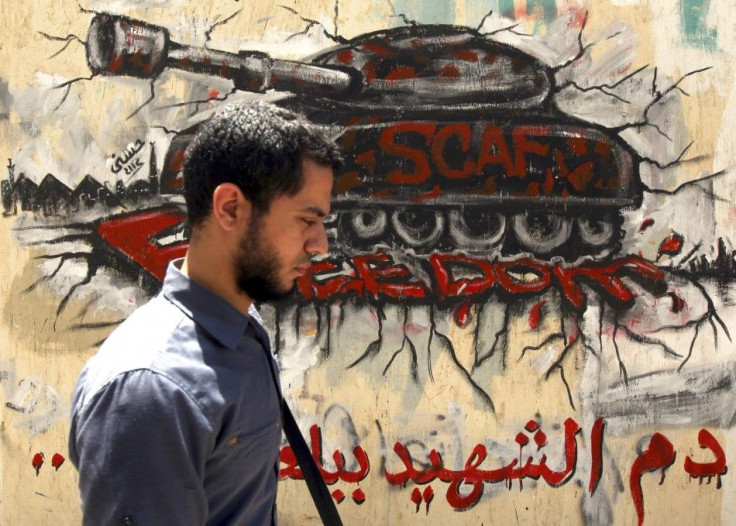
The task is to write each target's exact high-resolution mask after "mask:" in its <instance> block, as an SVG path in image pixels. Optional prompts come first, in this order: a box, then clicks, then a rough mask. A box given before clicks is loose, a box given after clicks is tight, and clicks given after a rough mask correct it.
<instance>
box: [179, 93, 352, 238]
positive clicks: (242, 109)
mask: <svg viewBox="0 0 736 526" xmlns="http://www.w3.org/2000/svg"><path fill="white" fill-rule="evenodd" d="M305 158H308V159H311V160H313V161H315V162H317V163H318V164H322V165H325V166H330V167H332V169H333V170H336V169H338V168H339V167H340V166H341V165H342V156H341V154H340V151H339V149H338V147H337V145H336V144H335V142H334V141H332V140H331V139H329V138H328V137H327V136H326V135H325V134H324V133H322V131H320V130H319V129H318V128H317V127H316V126H315V125H314V124H312V123H310V122H309V121H307V120H306V119H304V118H303V117H301V116H299V115H297V114H296V113H294V112H292V111H290V110H287V109H284V108H280V107H278V106H274V105H273V104H268V103H264V102H256V103H240V104H230V105H228V106H226V107H224V108H223V109H221V110H220V111H218V112H217V113H216V114H215V115H214V116H213V117H212V118H211V119H210V120H209V121H207V122H206V123H205V124H204V125H202V126H201V127H200V128H199V130H198V131H197V133H196V135H195V136H194V138H193V139H192V142H191V143H190V144H189V146H188V147H187V150H186V153H185V156H184V198H185V200H186V204H187V219H188V221H189V226H190V227H194V226H197V225H199V224H201V223H202V221H204V219H205V218H206V217H207V216H208V215H209V214H210V212H211V211H212V195H213V193H214V191H215V188H217V187H218V186H219V185H220V184H222V183H233V184H235V185H237V186H238V188H240V190H241V191H242V192H243V195H244V196H245V198H246V199H248V200H249V201H250V202H251V204H252V205H253V207H254V208H255V209H256V211H258V212H260V213H263V212H266V211H268V208H269V207H270V205H271V202H272V201H273V199H274V198H275V197H278V196H280V195H295V194H297V193H298V192H299V191H300V190H301V189H302V187H303V186H304V177H303V176H302V161H303V160H304V159H305Z"/></svg>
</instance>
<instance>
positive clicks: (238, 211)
mask: <svg viewBox="0 0 736 526" xmlns="http://www.w3.org/2000/svg"><path fill="white" fill-rule="evenodd" d="M252 208H253V207H252V205H251V203H250V201H248V200H247V199H246V198H245V196H244V195H243V192H241V191H240V188H238V187H237V186H236V185H234V184H233V183H222V184H221V185H219V186H218V187H217V188H215V191H214V193H213V194H212V216H213V218H214V219H215V221H217V223H218V224H219V225H220V228H222V229H223V230H224V231H227V232H230V231H233V230H236V229H238V228H242V227H243V225H247V224H248V221H250V217H251V214H252Z"/></svg>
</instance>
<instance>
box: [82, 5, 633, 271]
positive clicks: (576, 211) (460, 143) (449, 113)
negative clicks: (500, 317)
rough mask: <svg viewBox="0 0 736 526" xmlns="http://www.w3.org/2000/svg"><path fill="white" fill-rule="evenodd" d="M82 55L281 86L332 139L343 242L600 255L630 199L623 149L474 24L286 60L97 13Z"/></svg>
mask: <svg viewBox="0 0 736 526" xmlns="http://www.w3.org/2000/svg"><path fill="white" fill-rule="evenodd" d="M87 59H88V63H89V66H90V68H91V70H92V71H93V73H95V74H100V75H128V76H134V77H140V78H155V77H156V76H158V75H159V74H160V73H161V72H162V71H163V70H164V69H165V68H175V69H180V70H186V71H193V72H196V73H200V74H204V75H211V76H218V77H224V78H228V79H231V80H232V81H233V83H234V86H235V88H236V89H239V90H246V91H252V92H266V91H269V90H277V91H281V92H284V93H288V94H289V96H287V97H285V98H283V99H282V100H280V101H278V104H281V105H284V106H286V107H289V108H291V109H294V110H296V111H299V112H301V113H303V114H304V115H306V116H307V117H308V118H309V119H310V120H312V121H313V122H316V123H318V124H320V125H322V126H324V127H325V129H326V131H327V132H328V134H329V135H331V136H332V137H334V138H335V139H336V140H337V141H338V143H339V144H340V147H341V149H342V151H343V152H344V155H345V159H346V164H345V166H344V167H343V169H342V170H341V171H340V172H339V173H338V174H337V176H336V181H335V187H334V196H333V209H334V211H335V214H334V218H333V220H332V224H331V225H330V227H331V229H332V232H333V234H334V242H335V243H336V244H337V246H338V247H339V248H340V249H342V250H344V251H348V252H350V251H357V252H360V251H367V250H374V249H375V248H376V247H377V246H388V247H405V248H407V249H411V250H413V251H414V252H415V253H417V254H422V253H429V252H431V251H435V250H443V251H458V252H465V253H491V254H503V255H514V254H522V253H524V254H532V255H534V256H536V257H540V258H551V257H554V256H561V257H564V258H566V259H576V258H579V257H581V256H590V257H595V258H604V257H607V256H608V255H611V254H613V253H615V252H616V250H617V249H618V247H619V240H620V238H621V234H622V232H621V224H622V219H621V210H622V209H625V208H634V207H638V206H639V205H640V204H641V198H642V188H641V185H640V180H639V174H638V164H639V163H638V159H637V156H636V154H635V152H634V151H633V150H632V149H631V148H630V147H629V146H628V145H627V144H626V143H625V142H623V141H622V140H621V139H620V138H619V137H618V136H616V135H615V134H612V133H609V132H608V131H607V130H606V129H605V128H602V127H599V126H596V125H593V124H591V123H587V122H584V121H581V120H578V119H574V118H572V117H570V116H568V115H565V114H563V113H562V112H560V111H559V110H557V108H556V107H555V105H554V103H553V101H552V98H551V96H550V94H551V91H552V88H553V83H554V76H553V73H552V71H551V70H550V68H548V67H547V66H545V65H544V64H543V63H541V62H540V61H539V60H537V59H535V58H534V57H532V56H530V55H528V54H526V53H524V52H522V51H520V50H518V49H515V48H513V47H510V46H507V45H504V44H501V43H498V42H495V41H493V40H490V39H489V38H488V37H486V36H484V35H482V34H480V33H479V32H477V31H475V30H473V29H470V28H466V27H458V26H449V25H412V26H406V27H399V28H393V29H388V30H383V31H378V32H374V33H368V34H364V35H360V36H358V37H356V38H354V39H352V40H349V41H345V42H344V43H342V44H340V45H337V46H335V47H333V48H331V49H328V50H326V51H324V52H322V53H319V54H317V55H315V56H313V57H310V58H308V59H305V60H304V61H287V60H279V59H274V58H271V57H269V56H268V55H265V54H263V53H258V52H248V51H243V52H240V53H229V52H224V51H218V50H212V49H209V48H195V47H190V46H184V45H181V44H178V43H176V42H172V41H171V40H170V38H169V33H168V32H167V31H166V29H164V28H161V27H158V26H154V25H150V24H147V23H143V22H140V21H136V20H132V19H129V18H126V17H120V16H112V15H107V14H99V15H96V16H95V18H94V19H93V20H92V23H91V25H90V29H89V35H88V39H87ZM194 131H195V129H194V128H192V129H189V130H185V131H184V132H182V133H180V134H179V135H177V136H176V137H175V138H174V139H173V140H172V142H171V145H170V147H169V150H168V153H167V155H166V158H165V161H164V168H163V171H162V180H161V188H162V192H167V191H168V192H177V191H180V189H181V184H182V178H181V173H180V172H181V162H182V159H183V151H184V149H185V148H186V145H187V144H188V141H189V139H190V138H191V135H192V134H193V133H194Z"/></svg>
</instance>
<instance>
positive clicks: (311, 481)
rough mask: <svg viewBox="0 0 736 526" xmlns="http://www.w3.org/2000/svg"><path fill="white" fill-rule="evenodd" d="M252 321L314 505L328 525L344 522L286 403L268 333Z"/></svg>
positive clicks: (287, 436)
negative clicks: (274, 363)
mask: <svg viewBox="0 0 736 526" xmlns="http://www.w3.org/2000/svg"><path fill="white" fill-rule="evenodd" d="M251 324H252V325H253V326H254V327H255V332H256V335H257V338H258V340H259V341H260V342H261V345H262V346H263V350H264V351H266V359H267V360H268V366H269V367H270V368H271V377H272V378H273V381H274V382H275V384H276V391H277V392H278V393H279V397H280V398H281V422H282V423H283V426H284V434H285V435H286V440H288V441H289V445H290V446H291V450H292V451H293V452H294V456H296V460H297V462H298V463H299V468H300V469H301V470H302V475H304V482H306V483H307V488H308V489H309V494H310V495H311V496H312V500H313V501H314V505H315V506H316V507H317V511H318V512H319V516H320V518H321V519H322V524H324V525H325V526H342V520H340V514H339V513H338V512H337V507H335V502H334V501H333V500H332V495H330V491H329V490H328V489H327V484H325V479H323V478H322V474H321V473H320V472H319V468H318V467H317V463H316V462H315V461H314V458H313V457H312V452H311V451H310V450H309V446H308V445H307V441H306V440H304V436H303V435H302V432H301V431H300V430H299V426H298V425H297V423H296V420H295V419H294V415H293V414H292V412H291V409H290V408H289V404H287V403H286V400H285V399H284V397H283V395H282V394H281V387H280V382H279V378H278V375H277V374H276V370H275V369H274V366H273V355H272V354H271V344H270V342H269V341H268V334H266V331H265V329H264V328H263V327H262V326H261V325H260V324H259V323H255V322H253V321H251Z"/></svg>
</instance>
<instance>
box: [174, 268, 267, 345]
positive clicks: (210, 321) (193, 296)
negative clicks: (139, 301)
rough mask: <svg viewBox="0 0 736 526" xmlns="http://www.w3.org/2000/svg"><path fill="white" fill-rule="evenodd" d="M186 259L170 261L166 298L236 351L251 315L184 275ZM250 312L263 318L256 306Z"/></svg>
mask: <svg viewBox="0 0 736 526" xmlns="http://www.w3.org/2000/svg"><path fill="white" fill-rule="evenodd" d="M183 261H184V259H183V258H180V259H175V260H174V261H172V262H170V263H169V266H168V268H167V269H166V277H165V278H164V284H163V289H162V293H163V295H164V297H165V298H166V299H167V300H169V301H170V302H171V303H173V304H174V305H176V306H177V307H178V308H179V309H180V310H181V311H182V312H183V313H184V314H186V315H187V316H188V317H189V318H191V319H192V320H194V321H195V322H196V323H197V324H199V325H201V326H202V328H204V329H205V330H206V331H207V332H208V333H210V334H211V335H212V336H213V337H214V338H215V339H217V340H218V341H219V342H220V343H222V344H223V345H225V346H226V347H228V348H230V349H233V350H235V349H236V347H237V346H238V343H239V342H240V340H241V339H242V337H243V334H244V333H245V330H246V329H247V328H248V324H249V323H251V318H250V317H249V316H246V315H244V314H242V313H241V312H240V311H239V310H237V309H236V308H235V307H233V306H232V305H231V304H230V303H228V302H227V301H225V300H224V299H222V298H221V297H220V296H218V295H217V294H215V293H214V292H212V291H211V290H209V289H207V288H205V287H203V286H202V285H200V284H199V283H197V282H196V281H194V280H192V279H191V278H189V277H188V276H186V275H184V274H183V273H182V271H181V270H180V267H181V264H182V262H183ZM249 314H251V316H253V317H254V318H256V317H258V318H260V317H259V316H258V311H256V310H255V307H253V305H251V309H250V311H249ZM254 314H255V315H254ZM254 324H255V322H254Z"/></svg>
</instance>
